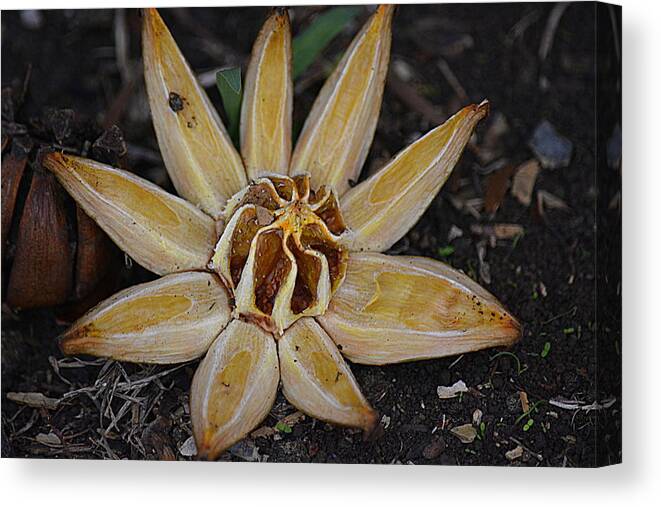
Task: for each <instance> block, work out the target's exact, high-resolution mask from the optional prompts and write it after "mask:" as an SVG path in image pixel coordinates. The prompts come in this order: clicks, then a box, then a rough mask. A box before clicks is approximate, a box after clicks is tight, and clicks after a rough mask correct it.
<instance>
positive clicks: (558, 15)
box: [539, 2, 569, 61]
mask: <svg viewBox="0 0 661 507" xmlns="http://www.w3.org/2000/svg"><path fill="white" fill-rule="evenodd" d="M567 7H569V3H566V2H561V3H557V4H555V6H554V7H553V9H552V10H551V14H549V17H548V19H547V20H546V27H545V28H544V33H543V34H542V41H541V43H540V44H539V59H540V60H541V61H544V60H545V59H546V57H547V56H548V54H549V52H550V51H551V48H552V47H553V40H554V39H555V32H556V30H557V29H558V25H559V24H560V20H561V19H562V15H563V14H564V13H565V11H566V10H567Z"/></svg>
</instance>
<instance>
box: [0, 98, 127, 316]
mask: <svg viewBox="0 0 661 507" xmlns="http://www.w3.org/2000/svg"><path fill="white" fill-rule="evenodd" d="M11 98H12V97H11V93H10V92H6V93H5V91H3V111H4V107H5V99H7V100H8V101H11ZM11 102H12V104H11V106H12V107H11V109H12V114H11V115H9V116H8V115H5V114H3V125H2V127H3V134H5V132H7V134H5V135H3V142H2V239H1V241H2V271H3V279H4V280H6V281H5V283H4V284H3V287H2V288H3V301H6V303H7V304H8V305H9V307H11V308H13V309H16V310H20V309H30V308H40V307H49V306H59V307H60V309H59V310H58V313H59V315H60V317H62V318H64V319H65V320H69V319H70V318H75V317H77V316H78V315H80V314H81V313H83V312H84V311H85V310H87V309H88V308H89V307H90V306H92V305H94V304H95V303H97V302H98V301H99V300H100V299H102V298H104V297H107V296H108V295H110V293H112V292H114V291H115V290H116V289H117V288H118V280H119V273H120V272H121V270H119V269H118V267H119V266H120V265H121V256H120V255H119V250H118V249H117V247H115V246H114V245H113V243H112V242H111V241H110V239H109V238H108V237H107V236H106V234H105V233H104V232H103V231H101V229H100V228H99V227H98V226H97V225H96V224H95V223H94V222H93V221H92V220H91V219H90V218H89V217H88V216H87V215H86V214H85V213H84V212H83V210H82V209H81V208H79V207H78V206H77V205H76V204H75V203H74V202H73V200H72V199H71V198H70V197H69V196H68V195H67V194H66V192H64V190H63V189H62V187H61V186H60V184H59V183H58V182H57V180H56V178H55V176H53V175H52V174H51V173H50V172H49V171H47V170H45V169H44V168H43V167H42V166H41V158H42V157H41V153H42V152H43V150H45V149H52V145H50V144H48V143H44V139H46V140H50V141H52V142H53V143H57V144H58V145H59V146H65V147H66V149H67V151H72V152H80V151H82V150H85V148H86V147H89V148H88V150H87V155H88V156H92V157H93V158H95V159H99V160H103V161H104V162H107V163H111V164H113V165H121V164H122V163H123V160H124V156H125V155H126V145H125V143H124V141H123V138H122V134H121V132H120V130H119V129H118V128H117V127H112V128H111V129H109V130H107V131H105V132H103V133H101V132H100V129H98V128H97V127H95V126H94V125H92V124H90V123H89V122H86V121H85V120H82V119H80V118H79V117H77V116H76V115H75V113H73V111H71V110H51V111H46V112H44V114H42V115H41V116H39V117H36V118H31V119H30V121H29V122H27V123H29V127H28V126H25V125H23V124H20V123H16V122H15V107H14V104H13V101H11ZM100 133H101V135H99V134H100Z"/></svg>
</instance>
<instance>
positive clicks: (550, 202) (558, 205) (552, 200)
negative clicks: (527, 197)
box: [537, 190, 569, 216]
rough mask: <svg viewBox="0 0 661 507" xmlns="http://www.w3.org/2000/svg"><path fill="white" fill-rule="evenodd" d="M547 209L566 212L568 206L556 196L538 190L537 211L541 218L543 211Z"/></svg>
mask: <svg viewBox="0 0 661 507" xmlns="http://www.w3.org/2000/svg"><path fill="white" fill-rule="evenodd" d="M547 208H548V209H560V210H568V209H569V205H568V204H567V203H566V202H565V201H563V200H562V199H560V198H559V197H558V196H556V195H553V194H552V193H551V192H547V191H546V190H538V191H537V209H538V210H539V214H540V215H542V216H543V215H544V210H545V209H547Z"/></svg>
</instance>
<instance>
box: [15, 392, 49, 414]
mask: <svg viewBox="0 0 661 507" xmlns="http://www.w3.org/2000/svg"><path fill="white" fill-rule="evenodd" d="M7 399H8V400H9V401H13V402H14V403H20V404H21V405H27V406H28V407H32V408H45V409H48V410H55V409H56V408H57V406H58V405H59V403H60V400H58V399H55V398H49V397H48V396H45V395H43V394H41V393H7Z"/></svg>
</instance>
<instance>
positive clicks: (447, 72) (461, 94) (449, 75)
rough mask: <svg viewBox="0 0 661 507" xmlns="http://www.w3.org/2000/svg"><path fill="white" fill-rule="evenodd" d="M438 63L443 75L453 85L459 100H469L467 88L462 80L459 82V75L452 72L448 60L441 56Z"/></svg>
mask: <svg viewBox="0 0 661 507" xmlns="http://www.w3.org/2000/svg"><path fill="white" fill-rule="evenodd" d="M437 65H438V68H439V70H440V71H441V73H442V74H443V77H445V80H446V81H447V82H448V84H449V85H450V86H451V87H452V89H453V90H454V93H455V94H456V95H457V97H458V98H459V100H461V101H462V102H464V103H465V102H468V94H467V93H466V89H465V88H464V87H463V86H462V85H461V82H459V79H458V78H457V75H456V74H455V73H454V72H452V69H451V68H450V65H449V64H448V62H446V61H445V60H444V59H443V58H439V60H438V62H437Z"/></svg>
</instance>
